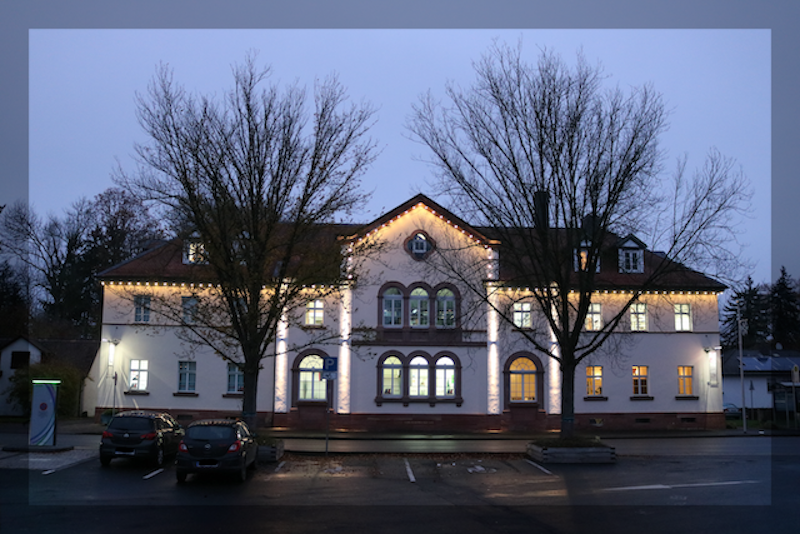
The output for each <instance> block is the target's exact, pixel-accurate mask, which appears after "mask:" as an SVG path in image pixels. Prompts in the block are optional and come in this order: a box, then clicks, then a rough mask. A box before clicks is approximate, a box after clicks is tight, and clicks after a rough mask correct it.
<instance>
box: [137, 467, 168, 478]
mask: <svg viewBox="0 0 800 534" xmlns="http://www.w3.org/2000/svg"><path fill="white" fill-rule="evenodd" d="M163 472H164V470H163V469H156V470H155V471H153V472H152V473H150V474H149V475H145V476H143V477H142V479H143V480H147V479H148V478H153V477H154V476H156V475H159V474H161V473H163Z"/></svg>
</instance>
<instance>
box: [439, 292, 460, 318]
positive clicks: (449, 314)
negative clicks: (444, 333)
mask: <svg viewBox="0 0 800 534" xmlns="http://www.w3.org/2000/svg"><path fill="white" fill-rule="evenodd" d="M436 326H437V327H438V328H453V327H455V326H456V296H455V293H453V291H452V290H450V289H440V290H439V291H438V292H437V293H436Z"/></svg>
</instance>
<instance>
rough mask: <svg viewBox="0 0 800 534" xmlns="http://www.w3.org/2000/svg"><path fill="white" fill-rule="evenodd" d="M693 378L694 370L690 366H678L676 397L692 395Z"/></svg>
mask: <svg viewBox="0 0 800 534" xmlns="http://www.w3.org/2000/svg"><path fill="white" fill-rule="evenodd" d="M693 376H694V368H693V367H692V366H691V365H679V366H678V395H694V388H693V385H692V378H693Z"/></svg>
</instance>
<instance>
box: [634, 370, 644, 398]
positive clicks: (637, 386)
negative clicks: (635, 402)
mask: <svg viewBox="0 0 800 534" xmlns="http://www.w3.org/2000/svg"><path fill="white" fill-rule="evenodd" d="M633 394H634V395H647V366H646V365H634V366H633Z"/></svg>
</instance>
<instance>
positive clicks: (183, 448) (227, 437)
mask: <svg viewBox="0 0 800 534" xmlns="http://www.w3.org/2000/svg"><path fill="white" fill-rule="evenodd" d="M257 462H258V443H256V440H255V435H254V434H253V433H252V432H250V429H249V428H248V426H247V424H246V423H245V422H244V421H235V420H229V419H204V420H199V421H193V422H192V423H190V424H189V426H187V427H186V435H185V436H184V438H183V441H181V443H180V446H179V447H178V456H177V457H176V459H175V475H176V477H177V478H178V482H185V481H186V476H187V475H189V474H190V473H219V472H224V473H231V474H234V475H236V477H237V478H238V479H239V480H240V481H242V482H243V481H244V480H246V479H247V470H248V469H251V468H252V469H255V467H256V464H257Z"/></svg>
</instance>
